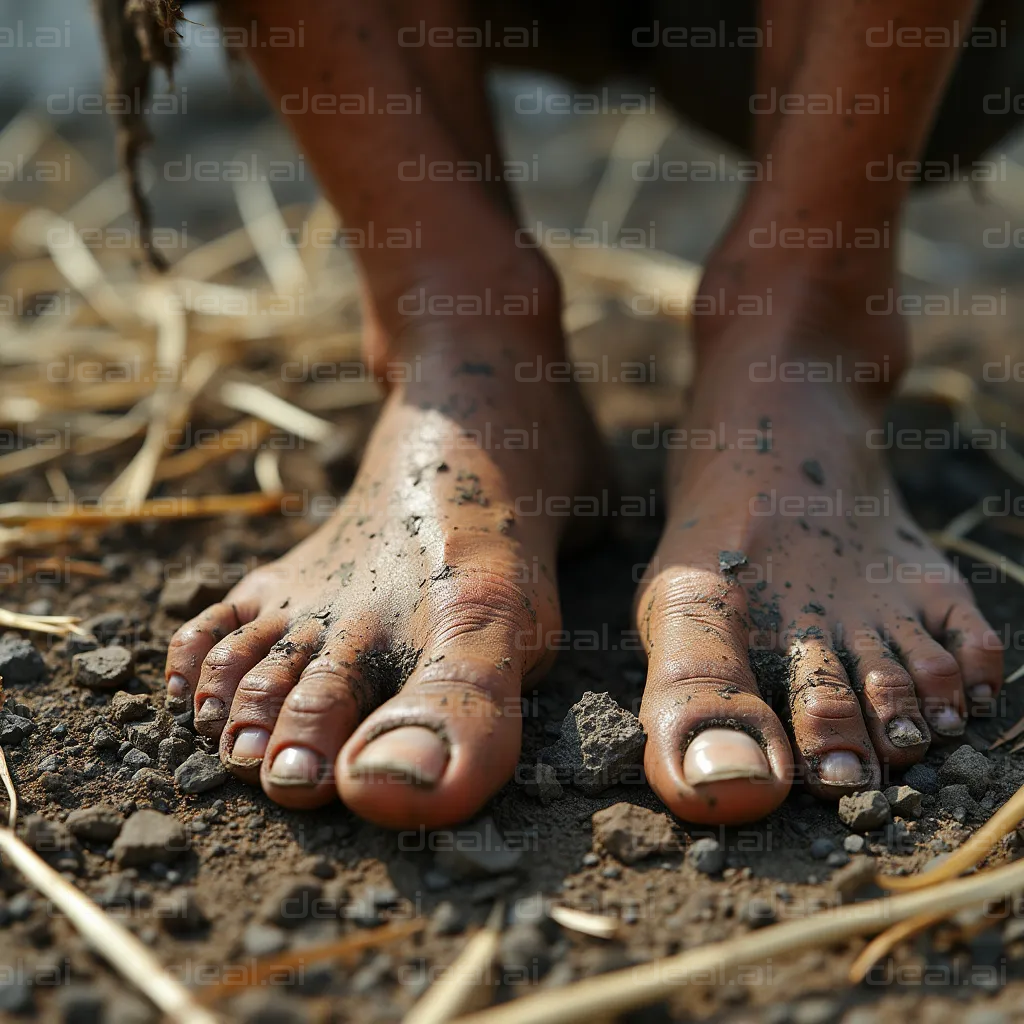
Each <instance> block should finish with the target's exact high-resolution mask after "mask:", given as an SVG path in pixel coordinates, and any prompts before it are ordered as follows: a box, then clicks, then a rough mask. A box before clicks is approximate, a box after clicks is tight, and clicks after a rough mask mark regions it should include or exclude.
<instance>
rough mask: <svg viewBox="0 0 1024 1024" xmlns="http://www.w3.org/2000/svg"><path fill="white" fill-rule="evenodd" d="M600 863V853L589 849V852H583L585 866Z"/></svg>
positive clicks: (591, 866) (593, 865) (594, 865)
mask: <svg viewBox="0 0 1024 1024" xmlns="http://www.w3.org/2000/svg"><path fill="white" fill-rule="evenodd" d="M600 863H601V858H600V857H598V855H597V854H596V853H594V852H593V851H589V852H587V853H585V854H583V866H584V867H585V868H593V867H597V865H598V864H600Z"/></svg>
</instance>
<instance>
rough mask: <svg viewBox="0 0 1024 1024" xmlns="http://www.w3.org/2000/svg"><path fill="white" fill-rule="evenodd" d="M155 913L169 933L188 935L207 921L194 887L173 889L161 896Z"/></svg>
mask: <svg viewBox="0 0 1024 1024" xmlns="http://www.w3.org/2000/svg"><path fill="white" fill-rule="evenodd" d="M155 911H156V915H157V917H159V918H160V923H161V924H162V925H163V926H164V931H166V932H169V933H170V934H171V935H188V934H189V933H190V932H196V931H199V929H200V928H203V927H205V925H206V923H207V919H206V915H205V914H204V913H203V910H202V907H200V905H199V897H198V896H197V894H196V891H195V889H191V888H182V889H173V890H172V891H171V892H169V893H167V895H166V896H162V897H161V898H160V899H159V900H158V901H157V905H156V907H155Z"/></svg>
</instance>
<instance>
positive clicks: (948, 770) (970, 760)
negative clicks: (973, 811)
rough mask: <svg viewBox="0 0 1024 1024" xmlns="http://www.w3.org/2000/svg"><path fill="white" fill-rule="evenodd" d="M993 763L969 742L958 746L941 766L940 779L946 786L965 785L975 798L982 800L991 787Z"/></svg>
mask: <svg viewBox="0 0 1024 1024" xmlns="http://www.w3.org/2000/svg"><path fill="white" fill-rule="evenodd" d="M991 774H992V763H991V762H990V761H989V759H988V758H987V757H986V756H985V755H984V754H983V753H981V751H980V750H975V749H974V747H972V746H971V745H970V744H969V743H964V744H963V745H962V746H959V747H957V748H956V750H954V751H953V753H952V754H950V755H949V757H947V758H946V760H945V762H944V763H943V765H942V767H941V768H939V781H940V782H941V783H942V784H943V785H944V786H955V785H963V786H966V787H967V791H968V792H969V793H970V794H971V796H972V797H974V799H975V800H980V799H981V798H982V797H983V796H984V795H985V790H987V789H988V787H989V782H990V780H991Z"/></svg>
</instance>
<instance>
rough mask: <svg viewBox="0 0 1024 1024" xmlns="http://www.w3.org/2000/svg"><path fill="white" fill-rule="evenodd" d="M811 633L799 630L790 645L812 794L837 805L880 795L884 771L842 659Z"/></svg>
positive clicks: (797, 727)
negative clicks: (871, 792) (868, 793)
mask: <svg viewBox="0 0 1024 1024" xmlns="http://www.w3.org/2000/svg"><path fill="white" fill-rule="evenodd" d="M811 629H813V631H814V632H813V634H812V635H808V633H809V630H801V629H797V630H795V631H794V633H793V634H792V637H791V639H790V640H789V643H788V653H789V656H790V679H789V703H790V714H791V716H792V729H793V738H794V743H795V746H796V756H797V760H798V762H799V763H800V765H801V767H802V769H803V774H804V778H805V781H806V784H807V787H808V789H809V790H810V791H811V792H812V793H814V794H815V795H816V796H819V797H822V798H823V799H826V800H838V799H839V798H840V797H841V796H843V795H844V794H846V793H852V792H854V791H856V790H858V789H877V788H878V786H879V783H880V780H881V771H880V768H879V764H878V759H877V757H876V756H875V750H874V747H873V746H872V743H871V738H870V737H869V735H868V730H867V726H866V725H865V724H864V716H863V713H862V712H861V706H860V701H859V700H858V699H857V694H856V693H855V692H854V690H853V687H852V686H851V685H850V680H849V678H848V677H847V675H846V671H845V669H844V668H843V665H842V663H841V661H840V658H839V655H838V653H837V652H836V651H835V650H834V649H833V647H832V644H831V641H830V638H828V637H826V636H824V635H823V634H822V631H821V630H820V628H818V627H817V626H813V627H811Z"/></svg>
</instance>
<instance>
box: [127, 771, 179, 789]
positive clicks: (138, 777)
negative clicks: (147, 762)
mask: <svg viewBox="0 0 1024 1024" xmlns="http://www.w3.org/2000/svg"><path fill="white" fill-rule="evenodd" d="M132 783H133V784H134V785H135V786H142V787H144V788H145V789H146V790H148V791H149V792H151V793H163V794H167V795H170V794H172V793H173V792H174V779H173V778H172V777H171V776H170V775H168V773H167V772H161V771H158V770H157V769H156V768H140V769H139V770H138V771H137V772H136V773H135V774H134V775H133V776H132Z"/></svg>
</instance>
